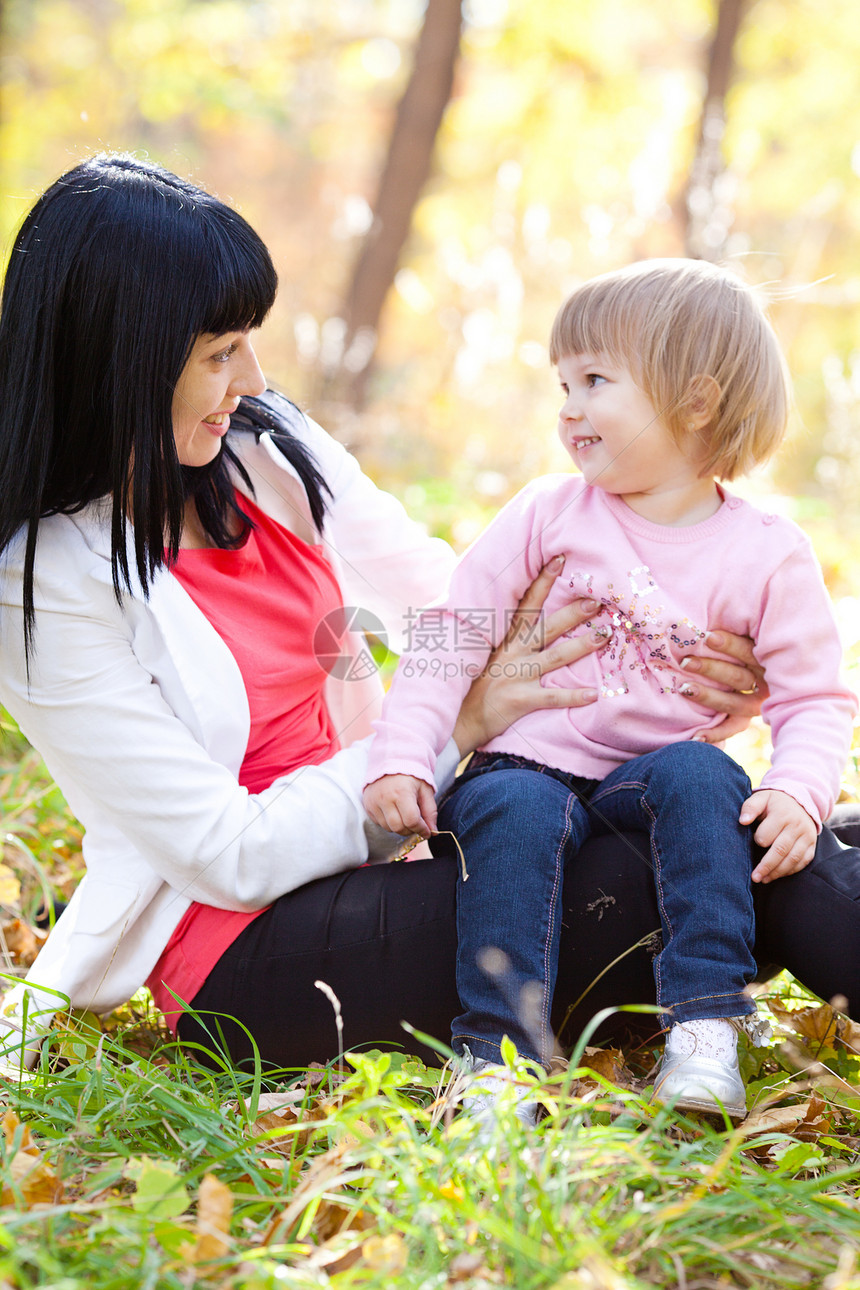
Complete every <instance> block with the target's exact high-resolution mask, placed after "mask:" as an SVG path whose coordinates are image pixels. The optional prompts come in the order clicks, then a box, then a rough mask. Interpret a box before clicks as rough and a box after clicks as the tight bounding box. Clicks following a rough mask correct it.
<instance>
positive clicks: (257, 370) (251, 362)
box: [232, 339, 266, 395]
mask: <svg viewBox="0 0 860 1290" xmlns="http://www.w3.org/2000/svg"><path fill="white" fill-rule="evenodd" d="M242 349H243V352H242V360H243V361H242V363H241V366H240V367H239V368H238V369H237V371H236V378H235V380H234V381H233V391H232V392H233V393H234V394H238V395H243V394H245V395H248V394H250V395H254V394H262V393H263V391H264V390H265V388H266V378H265V376H264V375H263V369H262V368H261V367H260V363H259V360H258V358H257V353H256V350H255V349H254V346H253V345H252V344H251V342H250V340H247V339H246V343H245V345H244V346H243V347H242Z"/></svg>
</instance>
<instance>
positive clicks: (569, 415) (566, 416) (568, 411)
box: [558, 392, 582, 421]
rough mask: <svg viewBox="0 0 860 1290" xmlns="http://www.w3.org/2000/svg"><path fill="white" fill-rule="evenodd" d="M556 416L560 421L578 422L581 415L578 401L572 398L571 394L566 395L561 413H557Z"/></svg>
mask: <svg viewBox="0 0 860 1290" xmlns="http://www.w3.org/2000/svg"><path fill="white" fill-rule="evenodd" d="M558 415H559V419H560V420H561V421H579V420H580V418H581V416H582V413H581V411H580V408H579V400H578V399H577V398H575V397H574V395H573V393H572V392H571V393H570V394H568V395H567V397H566V399H565V400H564V403H562V405H561V411H560V412H559V414H558Z"/></svg>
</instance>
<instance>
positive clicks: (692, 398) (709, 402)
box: [683, 372, 722, 430]
mask: <svg viewBox="0 0 860 1290" xmlns="http://www.w3.org/2000/svg"><path fill="white" fill-rule="evenodd" d="M721 396H722V390H721V389H720V387H719V385H718V383H717V382H716V381H715V380H714V378H713V376H706V375H705V374H704V372H701V373H699V375H698V376H694V377H693V379H692V380H691V381H690V384H689V385H688V386H687V392H686V395H685V397H684V405H683V407H684V410H683V419H684V424H685V425H686V426H687V428H688V429H689V430H704V429H705V426H708V425H710V424H711V422H712V421H713V419H714V417H715V416H716V414H717V411H718V409H719V406H720V398H721Z"/></svg>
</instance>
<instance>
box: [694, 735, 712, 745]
mask: <svg viewBox="0 0 860 1290" xmlns="http://www.w3.org/2000/svg"><path fill="white" fill-rule="evenodd" d="M690 742H691V743H694V744H706V743H707V742H708V741H707V739H706V738H705V736H704V735H693V738H692V739H691V740H690Z"/></svg>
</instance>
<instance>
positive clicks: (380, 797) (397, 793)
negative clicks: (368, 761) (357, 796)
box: [364, 775, 436, 838]
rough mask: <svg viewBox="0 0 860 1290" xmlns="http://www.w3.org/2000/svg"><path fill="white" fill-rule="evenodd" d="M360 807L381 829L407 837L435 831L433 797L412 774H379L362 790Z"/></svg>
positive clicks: (424, 785)
mask: <svg viewBox="0 0 860 1290" xmlns="http://www.w3.org/2000/svg"><path fill="white" fill-rule="evenodd" d="M364 809H365V810H366V811H367V814H368V815H369V816H370V818H371V819H372V820H373V823H374V824H378V825H379V827H380V828H382V829H388V832H389V833H402V834H403V836H404V837H407V838H411V837H413V836H414V835H415V834H416V833H417V834H419V835H420V836H421V837H422V838H429V837H430V835H431V834H433V833H435V832H436V797H435V795H434V793H433V789H432V788H431V787H430V785H429V784H425V782H424V780H423V779H416V778H415V776H414V775H383V776H382V778H381V779H375V780H374V781H373V783H372V784H368V786H367V788H366V789H365V790H364Z"/></svg>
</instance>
